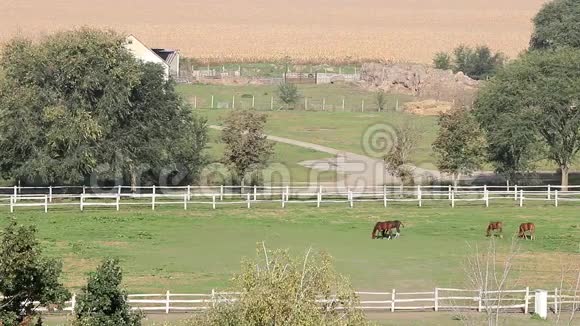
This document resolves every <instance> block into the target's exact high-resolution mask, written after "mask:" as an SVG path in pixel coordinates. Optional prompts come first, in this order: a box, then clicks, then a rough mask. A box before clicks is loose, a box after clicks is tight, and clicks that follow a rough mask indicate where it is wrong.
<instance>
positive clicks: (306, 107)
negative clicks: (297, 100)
mask: <svg viewBox="0 0 580 326" xmlns="http://www.w3.org/2000/svg"><path fill="white" fill-rule="evenodd" d="M304 111H308V97H305V98H304Z"/></svg>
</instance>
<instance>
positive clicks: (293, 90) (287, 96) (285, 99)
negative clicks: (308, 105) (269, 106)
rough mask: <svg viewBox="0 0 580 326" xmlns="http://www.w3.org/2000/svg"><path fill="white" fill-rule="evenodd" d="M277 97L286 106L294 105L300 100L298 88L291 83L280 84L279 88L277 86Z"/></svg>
mask: <svg viewBox="0 0 580 326" xmlns="http://www.w3.org/2000/svg"><path fill="white" fill-rule="evenodd" d="M278 97H279V98H280V101H282V103H284V104H285V105H286V106H288V105H296V102H298V100H299V99H300V92H299V91H298V86H296V85H294V84H291V83H282V84H280V86H278Z"/></svg>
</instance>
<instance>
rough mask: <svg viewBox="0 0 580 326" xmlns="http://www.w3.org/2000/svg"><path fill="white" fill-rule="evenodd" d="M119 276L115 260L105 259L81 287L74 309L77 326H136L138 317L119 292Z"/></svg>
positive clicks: (140, 317) (123, 294) (138, 321)
mask: <svg viewBox="0 0 580 326" xmlns="http://www.w3.org/2000/svg"><path fill="white" fill-rule="evenodd" d="M122 278H123V273H122V271H121V267H120V266H119V261H117V260H115V259H107V260H105V261H104V262H103V263H102V264H101V265H100V266H99V267H98V268H97V270H96V271H95V272H93V273H92V274H91V275H90V276H89V279H88V282H87V285H86V286H85V287H83V288H82V290H81V294H80V295H79V296H78V299H77V306H76V308H75V318H76V319H75V322H74V323H75V325H78V326H101V325H102V326H139V325H141V319H142V315H141V314H140V313H137V312H133V311H131V307H130V306H129V304H128V303H127V294H126V293H125V291H124V290H122V289H121V281H122Z"/></svg>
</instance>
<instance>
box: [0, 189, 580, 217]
mask: <svg viewBox="0 0 580 326" xmlns="http://www.w3.org/2000/svg"><path fill="white" fill-rule="evenodd" d="M531 201H536V202H537V201H543V202H546V203H550V204H553V206H555V207H558V206H559V205H560V204H561V203H562V202H576V201H578V202H580V186H570V187H568V189H566V190H562V188H561V187H559V186H550V185H548V186H545V187H544V186H523V187H518V186H513V187H505V186H504V187H497V186H469V187H467V186H462V187H451V186H415V187H403V186H378V187H366V188H364V189H352V188H349V187H323V186H320V185H313V186H292V187H290V186H266V187H264V186H262V187H258V186H252V187H237V186H207V187H206V186H175V187H169V186H164V187H160V186H147V187H143V186H142V187H136V188H131V187H128V186H115V187H109V188H89V187H66V186H54V187H53V186H49V187H18V186H14V187H0V206H8V207H9V208H10V212H14V211H15V210H16V209H20V208H22V207H29V208H34V207H37V208H42V209H43V210H44V211H45V212H48V210H49V208H52V207H59V206H60V207H74V206H77V207H78V208H79V210H81V211H83V210H85V209H88V208H94V207H101V208H107V207H108V208H113V209H116V210H120V209H121V206H127V205H131V206H139V205H141V206H147V207H150V208H151V209H152V210H155V209H156V208H158V207H160V206H166V205H173V206H180V207H183V209H186V210H187V209H188V208H189V207H191V206H205V207H211V208H213V209H216V208H217V207H218V206H223V205H238V206H243V207H247V208H251V207H253V206H255V205H259V204H264V203H270V204H272V203H274V204H278V205H280V206H281V207H282V208H284V207H287V206H288V205H295V204H307V205H312V206H316V207H322V206H327V205H335V204H343V205H345V206H346V207H351V208H352V207H355V206H356V204H359V203H372V202H375V203H380V204H382V206H384V207H388V206H389V205H392V204H394V203H412V204H416V205H417V206H419V207H422V206H423V205H424V204H426V203H430V202H447V203H448V204H449V206H450V207H452V208H453V207H456V206H457V205H461V204H462V203H468V202H474V203H476V204H479V205H481V206H483V207H489V206H490V205H491V204H496V203H497V204H506V203H507V204H509V203H511V205H517V206H520V207H522V206H524V204H525V203H526V202H531Z"/></svg>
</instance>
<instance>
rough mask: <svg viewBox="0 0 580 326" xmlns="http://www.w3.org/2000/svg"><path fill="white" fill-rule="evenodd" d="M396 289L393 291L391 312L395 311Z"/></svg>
mask: <svg viewBox="0 0 580 326" xmlns="http://www.w3.org/2000/svg"><path fill="white" fill-rule="evenodd" d="M395 297H396V295H395V289H393V292H391V312H395Z"/></svg>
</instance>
